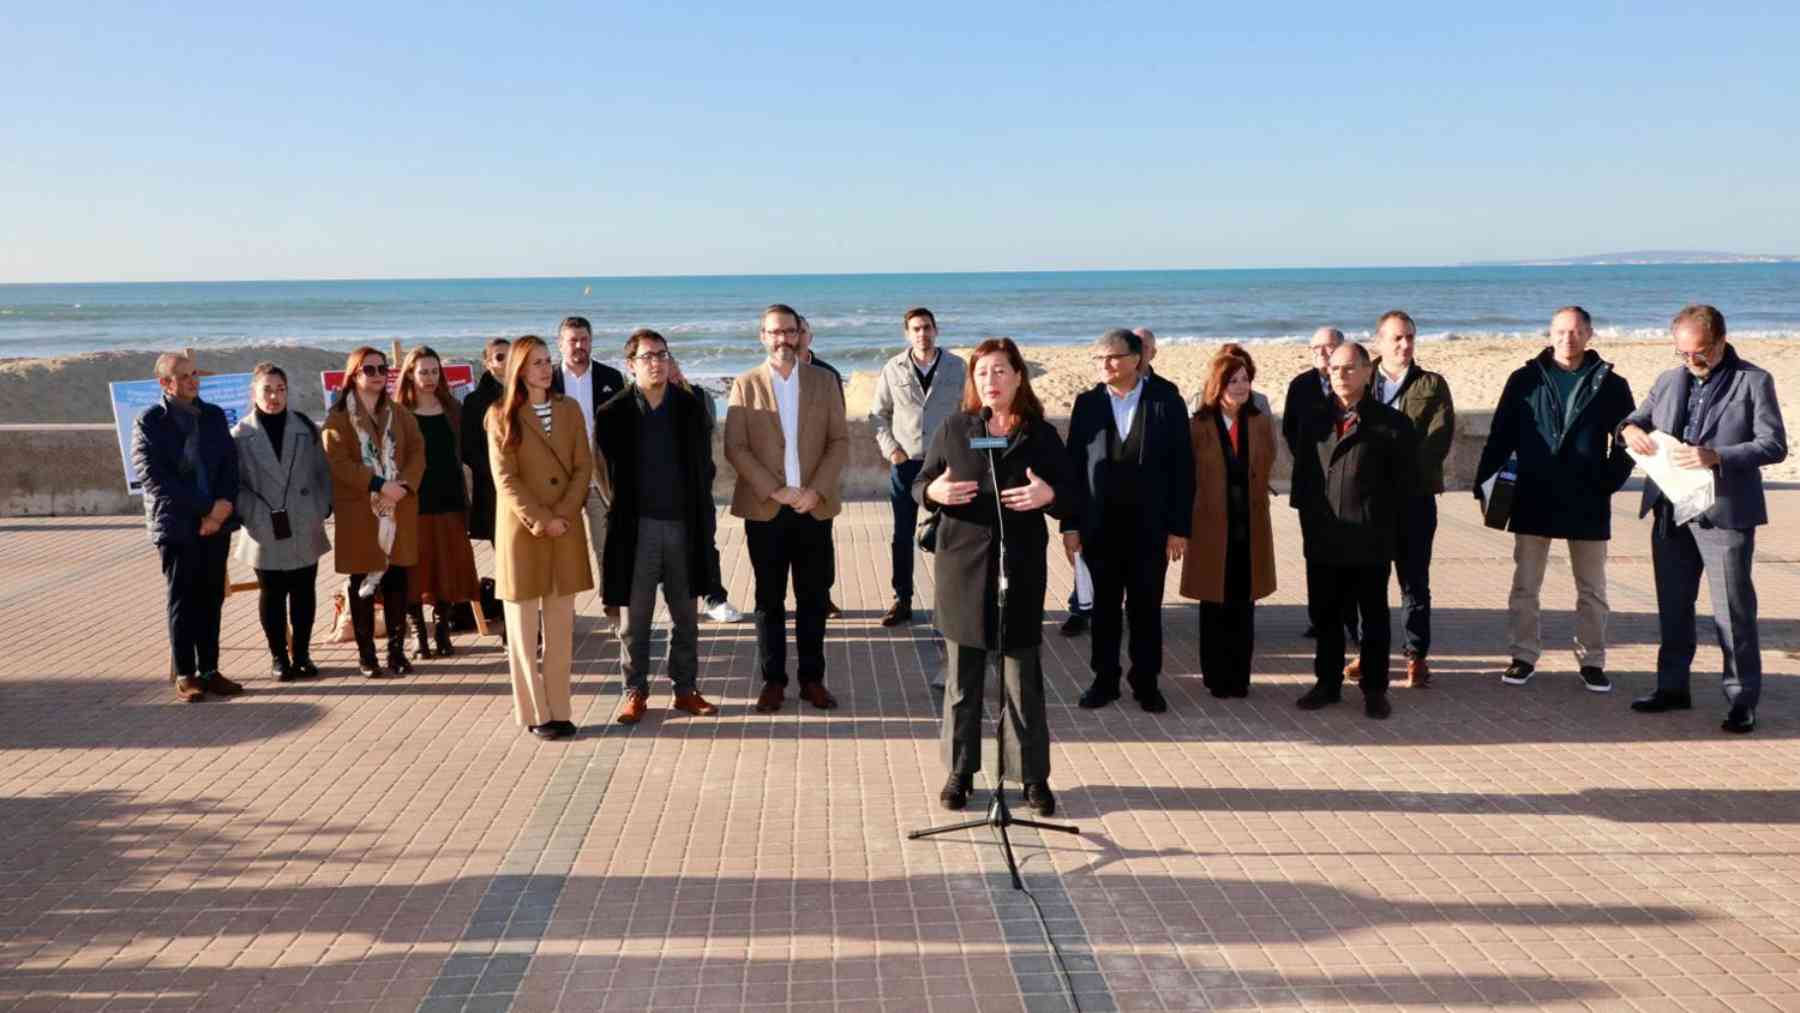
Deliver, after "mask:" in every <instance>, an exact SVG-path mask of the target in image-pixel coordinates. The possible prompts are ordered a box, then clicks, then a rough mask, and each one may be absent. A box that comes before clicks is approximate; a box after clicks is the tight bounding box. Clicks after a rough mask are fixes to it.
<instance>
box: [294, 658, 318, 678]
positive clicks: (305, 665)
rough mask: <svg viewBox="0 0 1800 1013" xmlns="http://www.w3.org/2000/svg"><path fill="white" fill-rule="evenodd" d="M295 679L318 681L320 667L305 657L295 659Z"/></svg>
mask: <svg viewBox="0 0 1800 1013" xmlns="http://www.w3.org/2000/svg"><path fill="white" fill-rule="evenodd" d="M294 677H295V678H297V679H317V678H318V677H319V666H317V665H315V664H313V660H312V659H311V658H309V657H306V656H305V655H302V656H300V657H297V658H295V659H294Z"/></svg>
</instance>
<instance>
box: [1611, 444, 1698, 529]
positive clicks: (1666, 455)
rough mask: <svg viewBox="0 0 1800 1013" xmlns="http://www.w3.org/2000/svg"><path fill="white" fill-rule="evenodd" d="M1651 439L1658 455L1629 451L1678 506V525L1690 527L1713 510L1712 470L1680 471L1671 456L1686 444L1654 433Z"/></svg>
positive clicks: (1684, 469)
mask: <svg viewBox="0 0 1800 1013" xmlns="http://www.w3.org/2000/svg"><path fill="white" fill-rule="evenodd" d="M1650 438H1651V439H1652V440H1655V441H1656V453H1655V454H1653V455H1645V454H1640V453H1638V452H1637V451H1635V450H1632V449H1631V448H1630V447H1626V448H1625V451H1626V453H1628V454H1630V455H1631V459H1632V460H1634V461H1636V462H1637V463H1638V467H1640V468H1642V469H1644V474H1646V475H1648V476H1650V480H1651V481H1652V482H1655V483H1656V487H1657V488H1658V489H1661V490H1662V493H1663V495H1664V496H1667V497H1668V498H1669V502H1670V503H1671V504H1673V505H1674V507H1675V523H1677V524H1686V523H1687V522H1688V521H1691V520H1693V519H1694V518H1696V517H1698V516H1700V515H1701V514H1703V513H1705V512H1706V511H1707V510H1710V509H1711V508H1712V505H1713V497H1714V490H1713V473H1712V469H1711V468H1683V467H1679V466H1677V465H1676V464H1675V462H1674V460H1673V459H1672V457H1671V455H1672V454H1673V453H1674V451H1675V448H1676V447H1681V446H1686V444H1684V443H1682V442H1681V441H1680V440H1678V439H1676V438H1675V437H1673V436H1670V435H1669V434H1668V433H1664V432H1655V433H1651V434H1650Z"/></svg>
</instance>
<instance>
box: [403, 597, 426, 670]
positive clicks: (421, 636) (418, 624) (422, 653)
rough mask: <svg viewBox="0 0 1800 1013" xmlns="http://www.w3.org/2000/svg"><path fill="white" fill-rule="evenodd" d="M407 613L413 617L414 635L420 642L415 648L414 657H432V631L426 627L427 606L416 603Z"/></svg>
mask: <svg viewBox="0 0 1800 1013" xmlns="http://www.w3.org/2000/svg"><path fill="white" fill-rule="evenodd" d="M406 614H407V616H408V617H410V618H411V619H412V628H413V637H414V639H415V640H416V641H417V642H418V646H416V647H414V648H413V657H415V658H430V657H431V631H430V630H428V629H426V628H425V606H423V605H414V606H413V607H412V608H409V609H407V610H406Z"/></svg>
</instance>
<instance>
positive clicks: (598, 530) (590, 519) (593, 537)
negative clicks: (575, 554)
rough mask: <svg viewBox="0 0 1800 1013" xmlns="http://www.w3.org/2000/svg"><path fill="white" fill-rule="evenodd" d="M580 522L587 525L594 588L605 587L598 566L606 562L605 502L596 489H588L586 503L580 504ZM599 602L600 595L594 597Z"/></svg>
mask: <svg viewBox="0 0 1800 1013" xmlns="http://www.w3.org/2000/svg"><path fill="white" fill-rule="evenodd" d="M581 520H582V523H584V524H586V525H587V536H588V537H587V543H588V556H589V559H590V560H591V561H592V562H593V564H594V587H596V588H602V587H605V586H606V581H605V578H603V577H602V576H601V573H600V565H601V564H602V563H603V562H605V561H606V500H604V499H602V498H601V497H600V490H599V488H598V487H594V488H590V489H588V496H587V501H586V502H585V503H583V504H581ZM594 600H595V601H599V600H600V595H598V594H596V595H594Z"/></svg>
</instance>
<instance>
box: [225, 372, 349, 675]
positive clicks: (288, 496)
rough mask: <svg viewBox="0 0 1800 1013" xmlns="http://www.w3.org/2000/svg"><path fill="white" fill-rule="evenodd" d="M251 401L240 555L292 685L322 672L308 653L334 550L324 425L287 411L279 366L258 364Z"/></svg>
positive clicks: (244, 439) (243, 423) (280, 671)
mask: <svg viewBox="0 0 1800 1013" xmlns="http://www.w3.org/2000/svg"><path fill="white" fill-rule="evenodd" d="M250 396H251V400H252V402H253V403H254V404H255V410H254V411H252V412H251V413H250V415H249V416H248V417H246V418H244V419H241V420H240V421H239V422H238V424H237V427H236V428H234V429H233V430H232V431H231V436H232V439H233V440H235V441H236V442H237V452H238V471H239V473H240V475H241V476H242V479H241V483H240V485H239V491H238V498H237V515H238V516H239V517H240V518H242V519H243V522H244V528H243V537H242V538H241V539H240V540H239V541H238V546H237V558H238V559H239V560H240V561H242V562H244V563H246V564H248V565H249V566H250V568H251V569H253V570H255V571H256V579H257V583H258V584H260V585H261V587H262V593H261V596H260V599H259V601H258V611H259V613H260V614H261V617H262V628H263V635H264V636H265V637H267V638H268V641H269V655H270V657H271V659H273V660H272V661H271V663H270V666H269V674H270V675H273V676H274V677H275V678H276V680H277V681H279V682H290V681H292V680H294V679H297V678H307V677H311V676H315V675H318V674H319V668H318V666H317V665H314V664H313V662H312V653H311V651H310V650H309V649H308V648H309V646H310V644H311V641H312V627H313V615H314V613H315V611H316V610H317V606H318V602H317V596H316V595H315V594H314V588H315V586H316V585H317V584H318V580H319V557H320V556H323V555H324V554H325V553H326V552H329V551H330V550H331V542H330V541H329V540H328V539H327V538H326V537H325V518H326V517H328V516H330V514H331V465H330V464H329V463H328V462H327V461H326V460H325V451H324V449H323V448H322V447H321V446H320V445H319V430H318V427H317V426H315V425H314V424H313V421H312V420H311V419H309V418H307V417H306V416H305V415H303V414H301V413H300V412H296V411H290V410H288V404H287V374H286V373H284V372H282V370H281V367H280V366H277V365H275V364H274V363H271V362H260V363H257V365H256V369H255V370H254V371H253V372H252V373H251V374H250ZM290 624H291V625H292V626H293V629H294V650H293V655H292V657H291V658H290V657H289V655H288V636H287V630H288V626H289V625H290Z"/></svg>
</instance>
